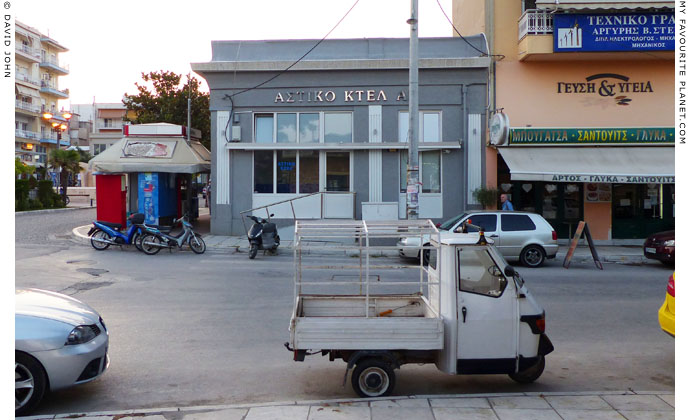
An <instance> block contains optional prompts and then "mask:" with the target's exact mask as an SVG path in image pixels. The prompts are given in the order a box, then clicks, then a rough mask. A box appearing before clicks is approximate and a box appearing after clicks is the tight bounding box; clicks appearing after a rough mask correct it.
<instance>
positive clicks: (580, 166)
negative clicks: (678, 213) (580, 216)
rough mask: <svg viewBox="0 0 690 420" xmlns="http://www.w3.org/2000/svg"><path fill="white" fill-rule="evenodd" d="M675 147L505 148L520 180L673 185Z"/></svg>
mask: <svg viewBox="0 0 690 420" xmlns="http://www.w3.org/2000/svg"><path fill="white" fill-rule="evenodd" d="M674 151H675V148H674V147H667V146H648V147H625V146H620V147H514V146H513V147H502V148H499V153H500V155H501V156H502V157H503V160H505V162H506V164H507V165H508V168H510V178H511V179H512V180H518V181H548V182H592V183H621V184H673V183H675V182H676V177H675V156H674Z"/></svg>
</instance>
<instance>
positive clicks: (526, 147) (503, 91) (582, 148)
mask: <svg viewBox="0 0 690 420" xmlns="http://www.w3.org/2000/svg"><path fill="white" fill-rule="evenodd" d="M674 6H675V5H674V2H673V1H660V0H651V1H642V0H618V1H615V2H612V1H604V0H560V1H557V0H454V2H453V20H454V23H455V26H456V27H457V28H458V30H459V31H460V32H461V33H462V34H468V35H471V34H476V33H485V34H486V36H487V40H488V44H489V49H490V51H489V53H490V54H492V59H493V60H492V61H493V65H492V68H491V75H490V78H491V80H490V83H489V92H488V98H489V104H490V106H489V110H490V113H491V114H490V123H489V131H490V136H489V137H490V138H491V141H490V143H491V144H490V145H489V147H487V148H486V161H485V165H486V166H485V167H486V184H487V186H489V187H496V188H498V189H499V191H500V192H501V193H506V194H508V195H509V197H510V198H511V199H512V202H513V205H514V207H515V209H516V210H525V211H534V212H537V213H540V214H542V215H543V216H544V217H545V218H546V219H547V220H549V222H550V223H551V224H552V226H553V227H554V228H555V229H556V230H557V232H558V234H559V238H566V237H568V235H569V234H571V233H572V232H573V231H574V230H575V227H576V226H577V222H578V221H581V220H584V221H585V222H587V224H588V225H589V228H590V231H591V232H592V236H593V238H594V239H595V240H598V242H599V243H602V242H603V243H638V242H639V238H644V237H646V236H647V235H649V234H650V233H653V232H657V231H660V230H666V229H673V227H674V224H675V210H674V197H675V196H674V194H675V185H674V184H675V176H674V175H675V170H674V135H675V134H674V111H673V103H674V100H673V97H674V96H673V89H674V45H675V35H674V32H673V31H674V25H675V22H674V18H673V15H674Z"/></svg>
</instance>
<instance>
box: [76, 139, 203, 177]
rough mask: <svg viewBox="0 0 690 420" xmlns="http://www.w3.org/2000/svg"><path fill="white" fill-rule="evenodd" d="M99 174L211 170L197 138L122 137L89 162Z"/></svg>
mask: <svg viewBox="0 0 690 420" xmlns="http://www.w3.org/2000/svg"><path fill="white" fill-rule="evenodd" d="M89 170H91V171H92V172H100V173H131V172H166V173H183V174H195V173H200V172H210V171H211V153H210V152H209V151H208V149H206V148H205V147H204V146H203V145H202V144H201V143H199V142H198V141H192V142H191V143H189V144H188V143H187V141H186V140H185V139H184V138H182V137H124V138H122V139H120V140H118V141H117V142H115V143H114V144H113V145H112V146H110V147H109V148H107V149H106V150H105V151H103V152H101V153H100V154H98V155H97V156H96V157H94V158H93V159H91V160H90V161H89Z"/></svg>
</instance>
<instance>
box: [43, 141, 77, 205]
mask: <svg viewBox="0 0 690 420" xmlns="http://www.w3.org/2000/svg"><path fill="white" fill-rule="evenodd" d="M79 158H80V155H79V152H77V151H76V150H63V149H54V150H52V151H51V152H50V158H49V160H48V163H49V164H50V165H51V166H52V167H53V168H55V169H57V168H61V170H60V178H59V182H58V184H59V185H60V187H61V189H62V192H61V193H62V199H63V201H66V199H67V176H68V174H69V173H70V172H71V173H73V174H78V173H79V171H80V170H81V167H80V166H79Z"/></svg>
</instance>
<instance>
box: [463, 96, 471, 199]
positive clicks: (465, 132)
mask: <svg viewBox="0 0 690 420" xmlns="http://www.w3.org/2000/svg"><path fill="white" fill-rule="evenodd" d="M461 90H462V131H463V143H464V144H463V145H462V156H463V164H464V165H463V166H464V168H465V169H464V171H463V172H464V178H465V180H464V182H463V184H464V186H465V190H467V180H468V179H469V176H470V170H469V166H470V162H469V156H468V155H467V139H468V136H469V133H470V130H469V128H468V127H467V85H465V84H463V85H462V87H461ZM467 194H470V192H469V191H465V194H463V195H462V208H463V209H465V210H467V202H468V200H467V197H468V195H467Z"/></svg>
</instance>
